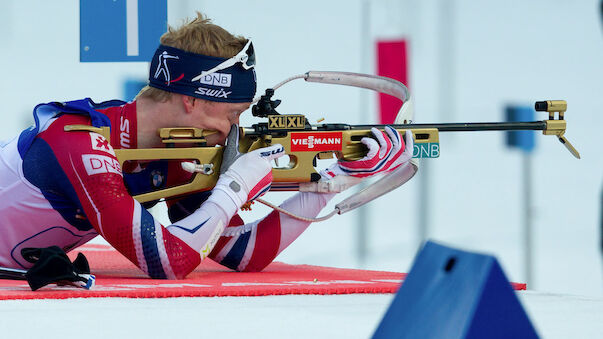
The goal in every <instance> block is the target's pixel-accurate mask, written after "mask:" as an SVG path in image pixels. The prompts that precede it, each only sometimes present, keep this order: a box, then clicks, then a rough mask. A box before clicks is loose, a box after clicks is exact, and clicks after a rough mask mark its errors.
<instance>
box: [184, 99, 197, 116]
mask: <svg viewBox="0 0 603 339" xmlns="http://www.w3.org/2000/svg"><path fill="white" fill-rule="evenodd" d="M195 101H196V100H195V98H194V97H190V96H188V95H182V103H183V104H184V110H185V111H186V113H188V114H190V113H192V112H193V108H194V107H195ZM197 104H198V103H197Z"/></svg>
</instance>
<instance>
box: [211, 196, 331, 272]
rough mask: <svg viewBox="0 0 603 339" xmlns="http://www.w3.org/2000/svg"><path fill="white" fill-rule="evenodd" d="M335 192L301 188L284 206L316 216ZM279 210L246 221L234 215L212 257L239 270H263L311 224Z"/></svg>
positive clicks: (290, 209)
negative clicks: (309, 190)
mask: <svg viewBox="0 0 603 339" xmlns="http://www.w3.org/2000/svg"><path fill="white" fill-rule="evenodd" d="M334 196H335V194H324V193H313V192H300V193H298V194H296V195H294V196H293V197H291V198H289V199H287V200H285V202H283V203H282V204H281V205H280V206H281V207H283V208H284V209H286V210H288V211H291V212H293V213H295V214H297V215H302V216H305V217H310V218H314V217H316V216H317V215H318V214H319V213H320V211H321V210H322V209H323V208H324V207H325V206H326V205H327V203H328V202H329V200H331V199H332V198H333V197H334ZM310 224H311V223H310V222H306V221H301V220H297V219H294V218H291V217H289V216H287V215H284V214H281V213H279V212H278V211H272V212H271V213H269V214H268V215H267V216H266V217H265V218H263V219H260V220H257V221H255V222H252V223H249V224H243V221H242V220H241V219H240V218H236V219H235V218H233V220H232V222H231V224H230V225H229V227H227V228H226V229H225V230H224V232H223V233H222V236H221V237H220V239H219V241H218V243H217V245H216V246H215V247H214V249H213V251H212V252H211V254H210V258H212V259H214V260H215V261H217V262H219V263H220V264H222V265H224V266H226V267H229V268H231V269H233V270H237V271H261V270H263V269H264V268H265V267H266V266H268V264H270V263H271V262H272V261H273V260H274V258H276V256H277V255H278V254H279V253H281V252H282V251H283V250H284V249H285V248H287V247H288V246H289V245H290V244H291V243H292V242H293V241H294V240H295V239H297V237H299V236H300V235H301V234H302V233H303V232H304V231H305V230H306V229H307V228H308V226H310Z"/></svg>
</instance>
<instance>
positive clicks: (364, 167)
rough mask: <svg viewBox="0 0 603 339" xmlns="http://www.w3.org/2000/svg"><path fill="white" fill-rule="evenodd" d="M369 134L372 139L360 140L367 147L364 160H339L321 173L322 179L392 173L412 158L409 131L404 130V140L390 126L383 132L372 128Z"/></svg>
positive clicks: (411, 140) (412, 144)
mask: <svg viewBox="0 0 603 339" xmlns="http://www.w3.org/2000/svg"><path fill="white" fill-rule="evenodd" d="M371 132H372V133H373V137H374V139H373V138H369V137H364V138H362V140H360V142H362V143H363V144H364V145H366V147H368V153H367V154H366V156H365V157H364V158H362V159H360V160H356V161H342V160H340V161H338V162H337V163H335V164H333V165H331V166H330V167H329V168H327V169H325V170H323V171H321V175H322V176H323V178H325V179H327V180H329V179H332V178H334V177H335V176H338V175H346V176H352V177H356V178H364V177H369V176H372V175H375V174H377V173H386V172H390V171H393V170H394V169H396V168H398V167H399V166H400V165H402V164H404V163H405V162H407V161H409V160H410V159H411V158H412V151H413V146H414V143H413V137H412V133H411V132H410V130H406V134H405V136H404V139H405V140H404V139H402V137H401V136H400V133H399V132H398V131H397V130H395V129H393V128H392V127H390V126H385V132H381V131H379V130H378V129H376V128H374V127H373V128H371ZM405 141H406V142H405Z"/></svg>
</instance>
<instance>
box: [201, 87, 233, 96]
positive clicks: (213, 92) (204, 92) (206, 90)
mask: <svg viewBox="0 0 603 339" xmlns="http://www.w3.org/2000/svg"><path fill="white" fill-rule="evenodd" d="M195 93H197V94H201V95H207V96H208V97H216V98H228V95H229V94H230V93H232V91H228V92H227V91H225V90H224V88H220V89H211V88H205V87H199V88H197V90H196V91H195Z"/></svg>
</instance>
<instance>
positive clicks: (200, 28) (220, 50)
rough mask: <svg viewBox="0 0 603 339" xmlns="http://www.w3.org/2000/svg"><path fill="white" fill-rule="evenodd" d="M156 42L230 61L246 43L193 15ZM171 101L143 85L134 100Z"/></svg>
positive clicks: (155, 90) (199, 16) (157, 91)
mask: <svg viewBox="0 0 603 339" xmlns="http://www.w3.org/2000/svg"><path fill="white" fill-rule="evenodd" d="M159 42H160V43H161V44H162V45H165V46H170V47H175V48H178V49H181V50H184V51H187V52H192V53H196V54H203V55H208V56H213V57H220V58H230V57H232V56H234V55H236V54H237V53H238V52H239V51H240V50H241V49H242V48H243V47H244V46H245V44H246V43H247V39H246V38H244V37H242V36H236V35H232V34H230V33H229V32H228V31H227V30H225V29H224V28H222V27H220V26H218V25H215V24H213V23H211V19H209V18H208V17H206V16H205V15H203V14H201V13H200V12H197V17H196V18H195V19H193V20H192V21H189V20H185V21H184V23H183V25H182V26H180V27H178V28H173V27H171V26H168V30H167V32H165V33H164V34H163V35H162V36H161V38H160V39H159ZM171 97H172V93H171V92H166V91H164V90H161V89H158V88H154V87H150V86H148V85H147V86H145V87H144V88H143V89H142V90H140V92H139V93H138V95H137V96H136V99H138V98H150V99H153V100H154V101H156V102H166V101H168V100H170V98H171Z"/></svg>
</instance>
